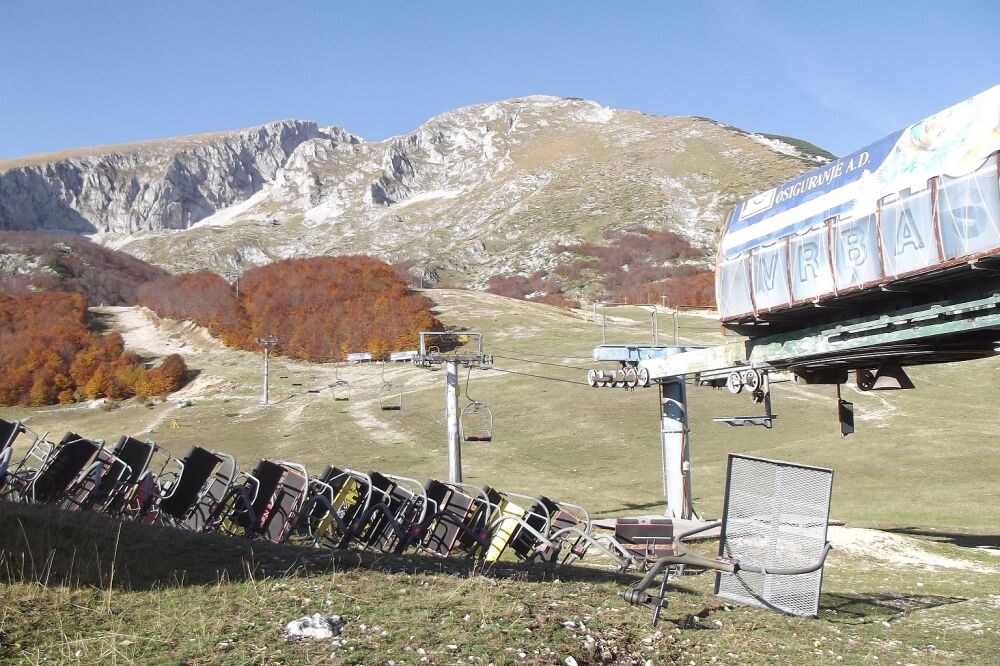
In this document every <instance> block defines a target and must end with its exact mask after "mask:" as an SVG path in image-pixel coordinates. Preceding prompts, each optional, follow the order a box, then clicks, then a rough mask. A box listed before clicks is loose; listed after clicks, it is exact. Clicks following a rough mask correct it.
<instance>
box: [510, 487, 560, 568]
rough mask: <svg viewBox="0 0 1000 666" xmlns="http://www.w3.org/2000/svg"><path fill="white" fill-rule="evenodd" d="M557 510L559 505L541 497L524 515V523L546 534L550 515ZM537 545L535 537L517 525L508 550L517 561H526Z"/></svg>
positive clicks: (537, 540) (537, 541)
mask: <svg viewBox="0 0 1000 666" xmlns="http://www.w3.org/2000/svg"><path fill="white" fill-rule="evenodd" d="M558 510H559V505H558V504H556V503H555V502H553V501H552V500H550V499H549V498H548V497H545V496H542V497H539V498H538V501H536V502H535V503H534V504H532V505H531V507H530V508H529V509H528V511H527V512H526V513H525V518H524V522H525V524H527V525H528V526H529V527H531V528H532V529H533V530H535V531H536V532H538V533H539V534H542V535H546V534H547V533H548V528H549V523H550V521H551V518H552V515H553V514H555V512H557V511H558ZM538 543H539V539H538V537H537V536H535V535H534V534H532V533H531V532H530V531H529V530H527V529H525V528H524V526H523V525H518V527H517V529H516V531H515V532H514V535H513V536H512V537H511V539H510V548H511V550H513V551H514V554H515V555H517V557H518V558H519V559H522V560H524V559H528V558H529V557H531V556H532V555H533V554H534V552H535V546H536V545H537V544H538Z"/></svg>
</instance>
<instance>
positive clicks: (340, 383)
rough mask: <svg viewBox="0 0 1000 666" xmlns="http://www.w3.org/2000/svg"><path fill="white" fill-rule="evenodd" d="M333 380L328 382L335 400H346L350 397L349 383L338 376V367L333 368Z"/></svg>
mask: <svg viewBox="0 0 1000 666" xmlns="http://www.w3.org/2000/svg"><path fill="white" fill-rule="evenodd" d="M334 373H335V374H334V381H333V383H332V384H330V390H331V391H333V399H334V400H336V401H337V402H347V401H348V400H350V399H351V384H350V382H348V381H347V380H346V379H341V378H340V369H339V368H337V369H335V370H334Z"/></svg>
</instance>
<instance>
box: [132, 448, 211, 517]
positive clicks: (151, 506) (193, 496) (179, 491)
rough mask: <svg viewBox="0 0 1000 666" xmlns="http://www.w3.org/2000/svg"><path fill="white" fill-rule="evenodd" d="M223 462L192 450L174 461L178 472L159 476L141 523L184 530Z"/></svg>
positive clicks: (202, 452) (198, 449)
mask: <svg viewBox="0 0 1000 666" xmlns="http://www.w3.org/2000/svg"><path fill="white" fill-rule="evenodd" d="M223 462H224V461H223V457H222V456H221V455H220V454H218V453H216V452H214V451H209V450H208V449H205V448H202V447H200V446H192V447H191V448H190V449H188V451H187V453H186V454H185V455H184V457H183V458H181V459H174V460H173V463H174V465H175V466H176V469H175V470H173V471H170V472H165V473H161V474H160V477H159V479H158V480H157V484H156V488H155V489H154V496H153V497H152V498H151V499H150V501H149V502H147V503H146V506H144V507H143V511H142V515H141V516H140V519H141V520H142V521H143V522H161V523H165V524H167V525H173V526H176V527H180V526H183V525H184V524H185V523H186V522H187V521H188V519H189V518H190V517H191V515H192V514H193V513H194V511H195V507H196V505H197V504H198V503H199V502H200V501H201V499H202V498H203V496H204V495H205V494H206V492H207V490H208V486H209V485H210V484H211V483H212V481H213V475H214V474H216V472H217V470H218V469H219V468H220V467H222V466H223ZM189 529H190V528H189Z"/></svg>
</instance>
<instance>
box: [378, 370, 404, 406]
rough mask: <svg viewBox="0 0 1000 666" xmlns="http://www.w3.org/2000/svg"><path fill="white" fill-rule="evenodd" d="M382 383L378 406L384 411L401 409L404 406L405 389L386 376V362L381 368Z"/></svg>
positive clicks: (379, 390)
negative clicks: (388, 379)
mask: <svg viewBox="0 0 1000 666" xmlns="http://www.w3.org/2000/svg"><path fill="white" fill-rule="evenodd" d="M381 378H382V385H381V386H379V389H378V407H379V409H381V410H383V411H399V410H400V409H402V408H403V390H402V387H401V386H397V385H396V384H394V383H393V382H390V381H387V380H386V378H385V363H384V362H383V363H382V368H381Z"/></svg>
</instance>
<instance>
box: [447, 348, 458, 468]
mask: <svg viewBox="0 0 1000 666" xmlns="http://www.w3.org/2000/svg"><path fill="white" fill-rule="evenodd" d="M445 367H446V374H447V381H446V382H445V395H444V397H445V415H446V417H447V418H446V420H447V422H448V482H449V483H461V482H462V442H461V441H460V438H459V427H458V363H457V362H456V361H448V362H447V363H446V364H445Z"/></svg>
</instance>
